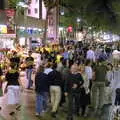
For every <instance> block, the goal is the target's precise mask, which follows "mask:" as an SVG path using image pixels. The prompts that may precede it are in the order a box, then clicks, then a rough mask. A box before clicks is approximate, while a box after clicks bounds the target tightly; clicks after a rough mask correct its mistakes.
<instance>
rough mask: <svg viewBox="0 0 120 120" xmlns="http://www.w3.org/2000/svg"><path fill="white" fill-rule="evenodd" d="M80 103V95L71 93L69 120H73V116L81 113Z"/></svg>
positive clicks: (69, 97)
mask: <svg viewBox="0 0 120 120" xmlns="http://www.w3.org/2000/svg"><path fill="white" fill-rule="evenodd" d="M79 108H80V101H79V94H78V93H74V92H71V93H69V94H68V116H67V118H68V120H71V119H73V115H74V114H76V113H77V112H78V111H79Z"/></svg>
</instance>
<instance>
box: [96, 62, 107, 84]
mask: <svg viewBox="0 0 120 120" xmlns="http://www.w3.org/2000/svg"><path fill="white" fill-rule="evenodd" d="M106 74H107V67H106V65H104V64H102V65H98V66H96V67H95V82H106Z"/></svg>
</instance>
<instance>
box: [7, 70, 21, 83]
mask: <svg viewBox="0 0 120 120" xmlns="http://www.w3.org/2000/svg"><path fill="white" fill-rule="evenodd" d="M5 78H6V81H7V82H8V83H7V85H19V81H18V79H19V73H18V72H17V71H16V72H7V73H6V76H5Z"/></svg>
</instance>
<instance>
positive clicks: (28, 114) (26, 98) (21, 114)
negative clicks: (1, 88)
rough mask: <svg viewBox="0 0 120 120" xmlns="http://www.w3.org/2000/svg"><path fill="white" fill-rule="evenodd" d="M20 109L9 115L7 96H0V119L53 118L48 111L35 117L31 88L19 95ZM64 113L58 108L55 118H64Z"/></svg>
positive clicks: (33, 97) (29, 119)
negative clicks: (41, 116) (39, 116)
mask: <svg viewBox="0 0 120 120" xmlns="http://www.w3.org/2000/svg"><path fill="white" fill-rule="evenodd" d="M21 98H22V99H21V103H22V104H21V105H22V106H21V110H20V111H15V112H16V114H15V117H11V116H10V115H9V113H10V112H11V109H10V108H9V107H8V106H7V97H6V96H4V97H1V98H0V106H2V110H1V111H0V120H54V119H53V118H51V116H50V113H45V116H44V117H43V118H36V117H35V93H34V91H32V90H29V91H28V90H25V91H24V92H23V93H22V97H21ZM65 118H66V113H65V112H63V110H60V111H59V113H58V115H57V120H66V119H65ZM75 120H96V119H93V118H86V119H85V118H75Z"/></svg>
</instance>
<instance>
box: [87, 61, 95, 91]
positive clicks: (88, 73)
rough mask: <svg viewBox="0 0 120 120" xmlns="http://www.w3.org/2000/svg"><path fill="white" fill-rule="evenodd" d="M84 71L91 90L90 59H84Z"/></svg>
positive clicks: (91, 73)
mask: <svg viewBox="0 0 120 120" xmlns="http://www.w3.org/2000/svg"><path fill="white" fill-rule="evenodd" d="M85 73H86V75H87V78H88V80H89V89H90V90H91V87H92V77H93V70H92V67H91V61H90V60H87V61H86V65H85Z"/></svg>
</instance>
